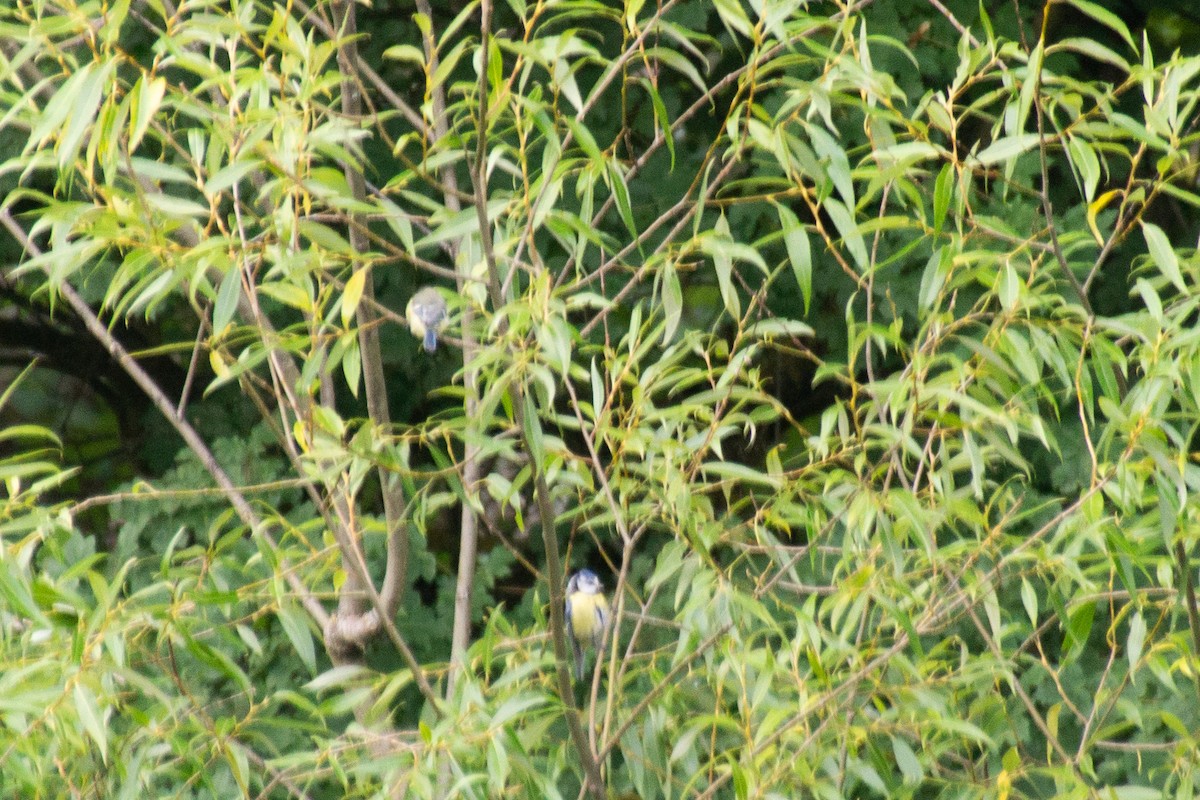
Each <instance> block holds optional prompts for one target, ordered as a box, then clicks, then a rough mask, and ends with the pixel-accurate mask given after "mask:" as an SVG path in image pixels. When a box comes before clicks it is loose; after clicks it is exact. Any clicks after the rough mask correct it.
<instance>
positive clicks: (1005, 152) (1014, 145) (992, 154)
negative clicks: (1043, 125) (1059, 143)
mask: <svg viewBox="0 0 1200 800" xmlns="http://www.w3.org/2000/svg"><path fill="white" fill-rule="evenodd" d="M1039 139H1040V137H1039V136H1038V135H1037V134H1036V133H1018V134H1016V135H1014V136H1005V137H1003V138H1001V139H997V140H996V141H994V142H992V143H991V144H990V145H988V146H987V147H985V148H983V150H981V151H980V152H979V155H977V156H976V158H977V159H979V163H980V164H982V165H983V166H985V167H989V166H991V165H993V164H999V163H1000V162H1001V161H1007V160H1008V159H1010V158H1015V157H1016V156H1019V155H1021V154H1022V153H1024V152H1026V151H1027V150H1029V149H1030V148H1031V147H1033V146H1034V145H1036V144H1037V143H1038V141H1039Z"/></svg>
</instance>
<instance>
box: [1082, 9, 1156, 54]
mask: <svg viewBox="0 0 1200 800" xmlns="http://www.w3.org/2000/svg"><path fill="white" fill-rule="evenodd" d="M1066 2H1067V3H1068V4H1069V5H1072V6H1075V8H1077V9H1079V10H1080V11H1082V12H1083V13H1084V14H1087V15H1088V16H1089V17H1091V18H1092V19H1094V20H1096V22H1099V23H1100V24H1101V25H1103V26H1104V27H1106V28H1108V29H1110V30H1112V31H1115V32H1116V33H1117V34H1118V35H1119V36H1120V37H1121V38H1122V39H1124V40H1125V44H1127V45H1129V49H1130V50H1132V51H1133V52H1135V53H1136V52H1137V49H1138V48H1137V45H1136V44H1134V43H1133V37H1132V36H1130V35H1129V28H1128V27H1126V25H1125V23H1124V22H1123V21H1122V20H1121V18H1120V17H1118V16H1117V15H1116V14H1114V13H1112V12H1111V11H1109V10H1108V9H1107V8H1104V7H1103V6H1101V5H1098V4H1096V3H1092V2H1090V1H1089V0H1066Z"/></svg>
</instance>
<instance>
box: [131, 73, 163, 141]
mask: <svg viewBox="0 0 1200 800" xmlns="http://www.w3.org/2000/svg"><path fill="white" fill-rule="evenodd" d="M147 77H149V76H147V75H143V76H142V77H141V78H139V79H138V83H137V86H135V87H134V89H133V107H132V109H131V113H130V118H129V152H131V153H132V152H133V151H134V150H136V149H137V146H138V144H139V143H141V141H142V137H143V136H145V135H146V129H147V128H149V127H150V120H151V119H153V118H154V115H155V114H157V113H158V107H159V106H160V105H161V104H162V99H163V95H164V94H166V91H167V80H166V78H162V77H158V78H155V79H153V80H149V81H148V80H146V78H147Z"/></svg>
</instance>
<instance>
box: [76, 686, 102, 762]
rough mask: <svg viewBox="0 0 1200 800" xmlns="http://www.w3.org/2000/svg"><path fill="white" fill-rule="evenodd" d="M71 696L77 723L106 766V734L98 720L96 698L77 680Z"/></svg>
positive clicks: (98, 711) (98, 712)
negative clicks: (77, 718) (73, 701)
mask: <svg viewBox="0 0 1200 800" xmlns="http://www.w3.org/2000/svg"><path fill="white" fill-rule="evenodd" d="M71 694H72V697H74V699H75V713H76V714H78V715H79V723H80V724H81V725H82V726H83V729H84V730H85V731H87V734H88V736H90V737H91V739H92V741H93V742H95V744H96V747H97V749H99V750H100V758H101V759H102V760H103V761H104V763H106V764H107V763H108V733H107V731H106V729H105V726H104V723H103V722H102V721H101V720H100V708H99V706H98V705H97V703H96V696H95V695H94V694H92V692H91V690H89V689H88V688H87V687H85V686H84V685H83V683H82V682H81V681H79V680H76V681H75V688H74V689H73V690H72V693H71Z"/></svg>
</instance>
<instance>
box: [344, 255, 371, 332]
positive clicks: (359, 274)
mask: <svg viewBox="0 0 1200 800" xmlns="http://www.w3.org/2000/svg"><path fill="white" fill-rule="evenodd" d="M367 272H368V270H367V268H366V267H360V268H359V269H357V270H355V271H354V274H353V275H351V276H350V279H349V280H347V281H346V288H345V289H343V290H342V327H344V328H348V327H350V321H351V320H352V319H354V313H355V312H356V311H358V304H359V303H360V302H362V295H363V289H364V288H366V280H367Z"/></svg>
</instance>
